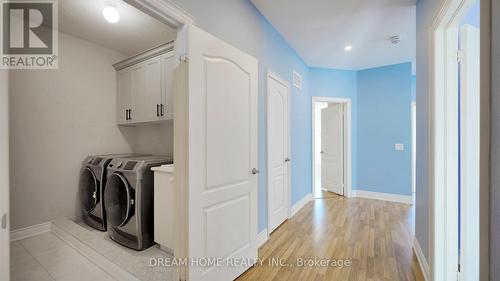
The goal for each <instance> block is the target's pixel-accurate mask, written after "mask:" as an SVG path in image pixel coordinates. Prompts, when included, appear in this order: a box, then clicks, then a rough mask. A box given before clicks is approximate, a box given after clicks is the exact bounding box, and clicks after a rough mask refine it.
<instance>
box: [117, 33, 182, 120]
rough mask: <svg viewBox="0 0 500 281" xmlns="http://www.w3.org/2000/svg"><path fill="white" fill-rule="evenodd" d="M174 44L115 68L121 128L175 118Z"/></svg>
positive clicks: (150, 51)
mask: <svg viewBox="0 0 500 281" xmlns="http://www.w3.org/2000/svg"><path fill="white" fill-rule="evenodd" d="M174 58H175V56H174V50H173V42H169V43H166V44H163V45H161V46H159V47H157V48H154V49H151V50H148V51H146V52H144V53H141V54H139V55H136V56H134V57H132V58H129V59H126V60H124V61H121V62H119V63H117V64H115V65H113V66H114V67H115V69H116V71H117V80H118V98H117V106H118V108H117V120H118V124H119V125H140V124H148V123H152V122H162V121H166V120H170V119H173V117H174V114H173V71H174V67H175V61H174Z"/></svg>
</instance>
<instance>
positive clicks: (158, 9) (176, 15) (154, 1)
mask: <svg viewBox="0 0 500 281" xmlns="http://www.w3.org/2000/svg"><path fill="white" fill-rule="evenodd" d="M124 1H125V2H126V3H128V4H130V5H131V6H134V7H135V8H137V9H139V10H141V11H143V12H144V13H146V14H148V15H150V16H152V17H154V18H155V19H157V20H160V21H161V22H163V23H165V24H166V25H168V26H171V27H175V28H178V27H181V26H183V25H186V24H195V18H194V17H193V16H192V15H190V14H189V13H188V12H186V11H185V10H184V9H182V8H181V7H180V6H178V5H177V4H174V3H173V2H172V1H170V0H124Z"/></svg>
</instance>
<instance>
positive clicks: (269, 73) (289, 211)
mask: <svg viewBox="0 0 500 281" xmlns="http://www.w3.org/2000/svg"><path fill="white" fill-rule="evenodd" d="M269 79H274V80H276V81H278V82H280V83H281V84H283V85H285V86H286V87H287V89H288V90H287V96H288V108H287V114H286V115H287V116H288V125H287V128H288V129H287V136H286V141H287V142H288V156H287V157H289V158H290V153H291V143H292V142H291V134H290V117H291V116H290V112H291V110H290V105H291V102H290V98H291V95H290V83H289V82H288V81H287V80H285V79H283V78H281V77H280V76H279V75H277V74H276V73H274V72H272V71H270V70H267V75H266V99H267V100H266V111H267V113H266V114H267V119H266V122H267V136H266V142H267V235H268V236H269V234H271V227H270V224H271V212H270V211H269V210H270V209H271V208H270V207H271V206H270V205H271V203H270V200H269V198H270V189H269V187H270V186H271V177H270V174H271V173H270V172H271V157H270V156H269V155H270V153H269V152H270V151H271V144H270V143H271V142H270V141H269V136H270V126H269V117H270V115H269V112H270V111H269V94H270V88H269ZM290 163H291V162H287V163H286V164H285V165H286V169H287V170H288V172H287V173H288V180H287V182H288V184H287V186H286V205H287V211H286V212H287V218H290V217H291V214H292V207H291V205H292V202H291V201H292V200H291V179H292V169H291V164H290Z"/></svg>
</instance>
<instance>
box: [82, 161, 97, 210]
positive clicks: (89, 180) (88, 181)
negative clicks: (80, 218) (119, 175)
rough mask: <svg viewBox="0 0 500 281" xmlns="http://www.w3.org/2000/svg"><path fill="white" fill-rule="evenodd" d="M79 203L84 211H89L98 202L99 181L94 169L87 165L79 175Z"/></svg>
mask: <svg viewBox="0 0 500 281" xmlns="http://www.w3.org/2000/svg"><path fill="white" fill-rule="evenodd" d="M79 189H80V203H81V204H82V208H83V210H84V211H86V212H88V213H90V212H92V210H94V208H95V207H96V205H97V203H99V199H100V198H99V181H98V180H97V177H96V176H95V174H94V171H92V169H90V168H89V167H87V168H85V169H83V170H82V173H81V175H80V186H79Z"/></svg>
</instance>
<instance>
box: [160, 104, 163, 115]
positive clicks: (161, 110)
mask: <svg viewBox="0 0 500 281" xmlns="http://www.w3.org/2000/svg"><path fill="white" fill-rule="evenodd" d="M160 112H161V116H163V103H162V104H161V110H160Z"/></svg>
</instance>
